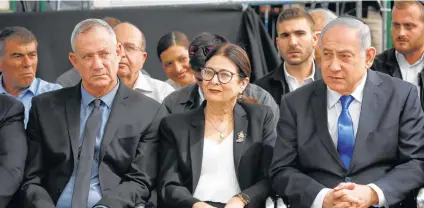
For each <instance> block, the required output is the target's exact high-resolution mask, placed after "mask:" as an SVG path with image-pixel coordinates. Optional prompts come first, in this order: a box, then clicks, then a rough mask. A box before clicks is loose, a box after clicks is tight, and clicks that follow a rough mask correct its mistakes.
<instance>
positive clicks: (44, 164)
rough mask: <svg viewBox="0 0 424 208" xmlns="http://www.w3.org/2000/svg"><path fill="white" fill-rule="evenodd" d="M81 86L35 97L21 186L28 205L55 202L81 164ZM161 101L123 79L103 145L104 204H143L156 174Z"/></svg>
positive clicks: (161, 113) (101, 184)
mask: <svg viewBox="0 0 424 208" xmlns="http://www.w3.org/2000/svg"><path fill="white" fill-rule="evenodd" d="M80 87H81V85H76V86H74V87H70V88H64V89H61V90H57V91H53V92H48V93H44V94H42V95H39V96H36V97H34V98H33V100H32V108H31V110H30V116H29V122H28V126H27V135H28V149H29V152H28V161H27V164H26V170H25V182H24V184H23V186H22V194H23V201H24V206H25V207H40V208H41V207H43V208H47V207H55V204H56V203H57V201H58V198H59V197H60V195H61V194H62V191H63V189H64V188H65V186H66V184H67V183H68V181H69V179H70V177H71V174H72V171H73V170H74V168H75V167H77V164H76V161H77V154H78V147H79V132H80V124H79V123H80V103H81V91H80ZM164 114H165V111H164V110H162V109H160V108H159V103H158V102H156V101H155V100H153V99H151V98H148V97H147V96H145V95H142V94H141V93H138V92H136V91H133V90H131V89H129V88H127V87H126V86H125V85H124V84H122V83H121V84H120V86H119V89H118V91H117V93H116V96H115V98H114V101H113V104H112V111H111V113H110V116H109V120H108V123H107V124H106V127H105V132H104V136H103V139H102V143H101V148H100V159H99V160H100V162H99V163H100V164H99V180H100V187H101V191H102V196H103V197H102V199H101V200H100V201H99V202H98V204H100V205H106V206H108V207H110V208H115V207H117V208H118V207H119V208H120V207H134V206H136V205H140V204H145V203H146V201H147V200H148V199H149V197H150V190H151V189H152V188H153V186H154V184H153V181H154V180H155V179H156V174H157V171H158V169H157V146H158V145H159V143H158V141H157V137H156V133H157V127H158V124H159V122H160V119H161V118H162V116H163V115H164Z"/></svg>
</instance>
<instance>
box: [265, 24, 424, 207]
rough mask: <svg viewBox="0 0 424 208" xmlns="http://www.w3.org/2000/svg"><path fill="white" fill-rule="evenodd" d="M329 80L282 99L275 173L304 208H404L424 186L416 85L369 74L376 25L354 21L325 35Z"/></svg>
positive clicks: (423, 117)
mask: <svg viewBox="0 0 424 208" xmlns="http://www.w3.org/2000/svg"><path fill="white" fill-rule="evenodd" d="M320 41H321V43H322V47H321V48H320V52H321V56H322V57H323V58H322V65H321V66H322V68H321V70H322V80H318V81H315V82H313V83H312V84H310V85H307V86H305V87H302V88H300V89H298V90H297V91H295V92H292V93H290V94H287V95H286V96H284V97H283V98H282V101H281V105H280V111H281V114H280V121H279V123H278V126H277V133H278V139H277V142H276V144H275V150H274V157H273V161H272V164H271V168H270V177H271V178H272V184H273V189H274V191H275V192H276V193H277V194H279V195H281V196H284V197H286V198H287V199H288V203H289V204H290V205H291V206H292V207H296V208H327V207H340V208H343V207H361V208H366V207H370V206H374V207H383V206H384V207H386V208H387V207H390V208H393V207H402V206H401V204H400V203H401V202H402V201H403V200H404V199H405V197H407V195H408V194H409V193H410V192H411V191H412V190H414V189H416V188H418V187H421V186H422V185H423V184H424V172H423V169H422V167H423V165H424V151H423V147H424V146H423V140H422V138H423V137H424V130H423V129H424V113H423V111H422V109H421V107H420V103H419V99H418V96H417V89H416V87H414V86H413V85H412V84H410V83H407V82H404V81H402V80H400V79H397V78H392V77H390V76H388V75H386V74H383V73H379V72H375V71H372V70H368V69H369V68H370V67H371V65H372V63H373V61H374V57H375V53H376V50H375V48H373V47H371V34H370V29H369V27H368V26H367V25H366V24H364V23H363V22H361V21H360V20H357V19H355V18H351V17H341V18H337V19H335V20H333V21H331V22H330V23H329V24H328V25H327V26H326V27H325V28H324V29H323V31H322V33H321V37H320Z"/></svg>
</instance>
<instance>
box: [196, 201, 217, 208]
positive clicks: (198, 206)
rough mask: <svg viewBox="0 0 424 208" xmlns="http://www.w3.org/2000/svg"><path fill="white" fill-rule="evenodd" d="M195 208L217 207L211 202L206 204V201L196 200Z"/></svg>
mask: <svg viewBox="0 0 424 208" xmlns="http://www.w3.org/2000/svg"><path fill="white" fill-rule="evenodd" d="M193 208H216V207H213V206H211V205H209V204H206V203H205V202H196V203H195V204H193Z"/></svg>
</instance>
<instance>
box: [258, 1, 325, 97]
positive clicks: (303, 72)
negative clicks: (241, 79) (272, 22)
mask: <svg viewBox="0 0 424 208" xmlns="http://www.w3.org/2000/svg"><path fill="white" fill-rule="evenodd" d="M314 28H315V23H314V20H313V19H312V17H311V15H310V14H309V13H308V12H307V11H305V10H304V9H301V8H290V9H286V10H284V11H282V12H281V13H280V15H279V16H278V20H277V31H278V37H277V38H276V41H277V46H278V50H279V51H280V54H281V57H282V58H283V60H284V61H283V63H282V64H281V65H280V66H279V67H278V68H276V69H274V70H273V71H271V72H270V73H268V74H267V75H265V76H264V77H262V78H261V79H259V80H257V81H256V82H255V84H257V85H258V86H260V87H262V88H263V89H264V90H266V91H268V92H269V94H271V95H272V97H273V98H274V100H275V102H277V104H278V105H280V101H281V96H283V95H284V94H286V93H289V92H291V91H294V90H296V89H297V88H299V87H301V86H303V85H306V84H309V83H311V82H313V81H314V80H317V79H320V78H321V71H320V70H319V67H318V66H317V65H316V64H315V62H314V56H313V52H314V47H315V46H316V44H317V40H318V37H317V35H316V34H315V32H314V30H315V29H314Z"/></svg>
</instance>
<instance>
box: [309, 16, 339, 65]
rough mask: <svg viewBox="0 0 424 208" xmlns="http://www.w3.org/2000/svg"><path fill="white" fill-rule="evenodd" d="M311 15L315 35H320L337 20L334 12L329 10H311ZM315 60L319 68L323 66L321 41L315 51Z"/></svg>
mask: <svg viewBox="0 0 424 208" xmlns="http://www.w3.org/2000/svg"><path fill="white" fill-rule="evenodd" d="M309 14H310V15H311V16H312V19H313V20H314V22H315V33H316V34H317V35H319V34H320V33H321V31H322V29H323V28H324V27H325V26H326V25H327V24H328V23H329V22H330V21H331V20H334V19H336V18H337V15H335V14H334V13H333V12H332V11H330V10H328V9H323V8H319V9H312V10H309ZM314 60H315V62H316V63H317V65H318V66H320V65H321V56H320V52H319V41H318V43H317V45H316V46H315V49H314Z"/></svg>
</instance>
